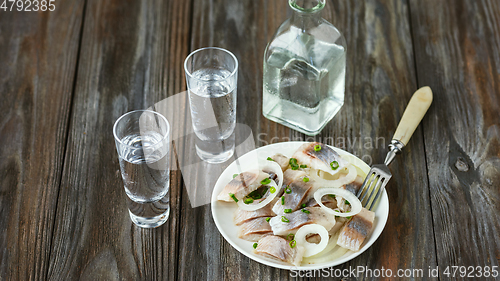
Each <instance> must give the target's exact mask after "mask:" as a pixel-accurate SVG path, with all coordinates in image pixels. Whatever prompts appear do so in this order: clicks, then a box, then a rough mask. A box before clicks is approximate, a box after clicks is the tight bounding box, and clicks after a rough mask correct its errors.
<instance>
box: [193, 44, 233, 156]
mask: <svg viewBox="0 0 500 281" xmlns="http://www.w3.org/2000/svg"><path fill="white" fill-rule="evenodd" d="M184 71H185V73H186V82H187V88H188V92H189V105H190V108H191V119H192V125H193V130H194V132H195V134H196V136H197V138H198V139H197V141H196V145H195V147H196V153H197V154H198V156H199V157H200V158H201V159H202V160H204V161H206V162H208V163H222V162H225V161H226V160H228V159H229V158H231V156H232V155H233V153H234V137H232V134H233V131H234V127H235V124H236V88H237V80H238V60H237V59H236V57H235V56H234V55H233V54H232V53H231V52H229V51H227V50H224V49H221V48H216V47H209V48H202V49H198V50H196V51H194V52H192V53H191V54H189V56H188V57H187V58H186V60H185V61H184Z"/></svg>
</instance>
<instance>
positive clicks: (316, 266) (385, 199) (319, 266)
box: [210, 141, 389, 271]
mask: <svg viewBox="0 0 500 281" xmlns="http://www.w3.org/2000/svg"><path fill="white" fill-rule="evenodd" d="M305 143H310V142H307V141H286V142H277V143H271V144H268V145H265V146H261V147H257V148H256V149H254V150H251V151H249V152H247V153H245V154H244V155H242V156H240V157H239V158H242V157H245V156H246V155H248V154H250V153H257V154H258V152H259V150H260V149H263V148H265V147H269V146H280V145H285V144H286V145H292V146H293V145H297V148H298V147H299V146H300V145H302V144H305ZM327 145H328V144H327ZM328 146H329V147H330V148H332V149H333V150H335V151H340V152H341V153H342V154H347V155H350V156H353V157H355V158H356V159H358V160H360V161H362V162H363V163H365V162H364V161H363V160H361V159H360V158H358V157H357V156H355V155H353V154H352V153H349V152H347V151H345V150H343V149H340V148H337V147H334V146H332V145H328ZM237 160H238V159H236V160H234V161H233V162H231V163H230V164H229V165H228V166H227V167H226V168H225V169H224V171H222V173H221V174H220V175H219V177H218V179H217V181H216V183H215V185H214V187H213V190H212V196H211V200H210V209H211V213H212V219H213V220H214V222H215V225H216V227H217V230H218V231H219V233H220V234H221V235H222V237H224V239H225V240H226V241H227V242H228V243H229V244H230V245H231V246H232V247H233V248H235V249H236V250H237V251H238V252H240V253H241V254H243V255H244V256H246V257H248V258H249V259H251V260H253V261H256V262H258V263H260V264H263V265H266V266H270V267H275V268H280V269H286V270H297V271H298V270H316V269H323V268H329V267H333V266H338V265H341V264H343V263H346V262H348V261H350V260H352V259H354V258H356V257H357V256H359V255H361V254H362V253H364V252H365V251H366V250H368V249H369V248H370V247H371V246H372V245H373V243H375V242H376V241H377V239H378V238H379V237H380V235H382V232H383V231H384V229H385V226H386V224H387V220H388V217H389V200H388V195H387V190H385V189H384V191H383V194H382V197H381V198H380V200H381V201H380V202H379V204H378V206H377V208H378V207H379V206H380V205H381V204H382V203H386V204H385V205H386V209H387V214H386V215H385V216H383V217H381V218H380V219H381V220H379V221H378V222H377V224H378V223H382V229H381V231H380V233H378V235H377V237H375V239H373V241H369V242H367V243H366V244H365V245H364V246H363V247H362V248H361V249H360V250H359V251H357V252H352V254H350V255H348V256H347V257H342V258H340V259H337V260H334V261H332V262H331V263H320V264H309V265H304V266H295V265H290V264H285V263H284V262H280V261H278V260H272V259H270V258H265V257H260V256H257V255H256V254H253V253H247V251H246V250H243V249H242V248H241V247H240V246H239V245H237V244H236V243H235V242H233V241H232V239H230V238H229V237H228V236H227V234H226V233H225V231H221V229H222V227H221V224H220V222H219V219H218V217H217V216H216V212H215V209H216V208H214V205H216V204H218V203H221V204H222V202H219V201H218V200H217V195H218V194H217V192H215V191H216V187H217V186H218V184H219V181H221V176H222V174H224V173H225V172H226V171H227V170H228V169H229V168H230V167H231V166H233V165H237V164H236V162H237ZM365 164H366V163H365ZM366 165H367V166H368V167H369V165H368V164H366ZM373 234H374V233H373V232H372V233H371V234H370V235H373ZM238 239H239V238H238ZM242 240H243V239H242Z"/></svg>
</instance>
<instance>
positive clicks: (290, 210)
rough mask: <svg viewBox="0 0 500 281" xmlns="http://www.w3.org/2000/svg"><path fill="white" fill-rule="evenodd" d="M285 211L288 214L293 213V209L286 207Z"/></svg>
mask: <svg viewBox="0 0 500 281" xmlns="http://www.w3.org/2000/svg"><path fill="white" fill-rule="evenodd" d="M284 212H285V213H287V214H289V213H291V212H292V209H285V211H284Z"/></svg>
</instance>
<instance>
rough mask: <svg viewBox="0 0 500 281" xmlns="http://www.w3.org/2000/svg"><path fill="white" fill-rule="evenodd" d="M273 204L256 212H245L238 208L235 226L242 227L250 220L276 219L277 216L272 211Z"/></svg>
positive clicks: (235, 215) (235, 214)
mask: <svg viewBox="0 0 500 281" xmlns="http://www.w3.org/2000/svg"><path fill="white" fill-rule="evenodd" d="M271 203H272V202H271ZM271 203H269V204H267V205H266V206H265V207H262V208H260V209H258V210H255V211H245V210H242V209H240V208H238V209H237V210H236V212H235V213H234V224H235V225H241V224H243V223H245V222H247V221H249V220H252V219H255V218H260V217H274V216H275V215H276V214H274V212H273V211H272V210H271V207H272V204H271Z"/></svg>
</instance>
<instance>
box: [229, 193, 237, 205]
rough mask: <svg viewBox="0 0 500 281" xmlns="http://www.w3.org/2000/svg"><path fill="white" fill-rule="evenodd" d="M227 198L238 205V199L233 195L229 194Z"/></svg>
mask: <svg viewBox="0 0 500 281" xmlns="http://www.w3.org/2000/svg"><path fill="white" fill-rule="evenodd" d="M229 197H231V198H233V200H234V202H236V203H238V199H237V198H236V196H234V194H232V193H229Z"/></svg>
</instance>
